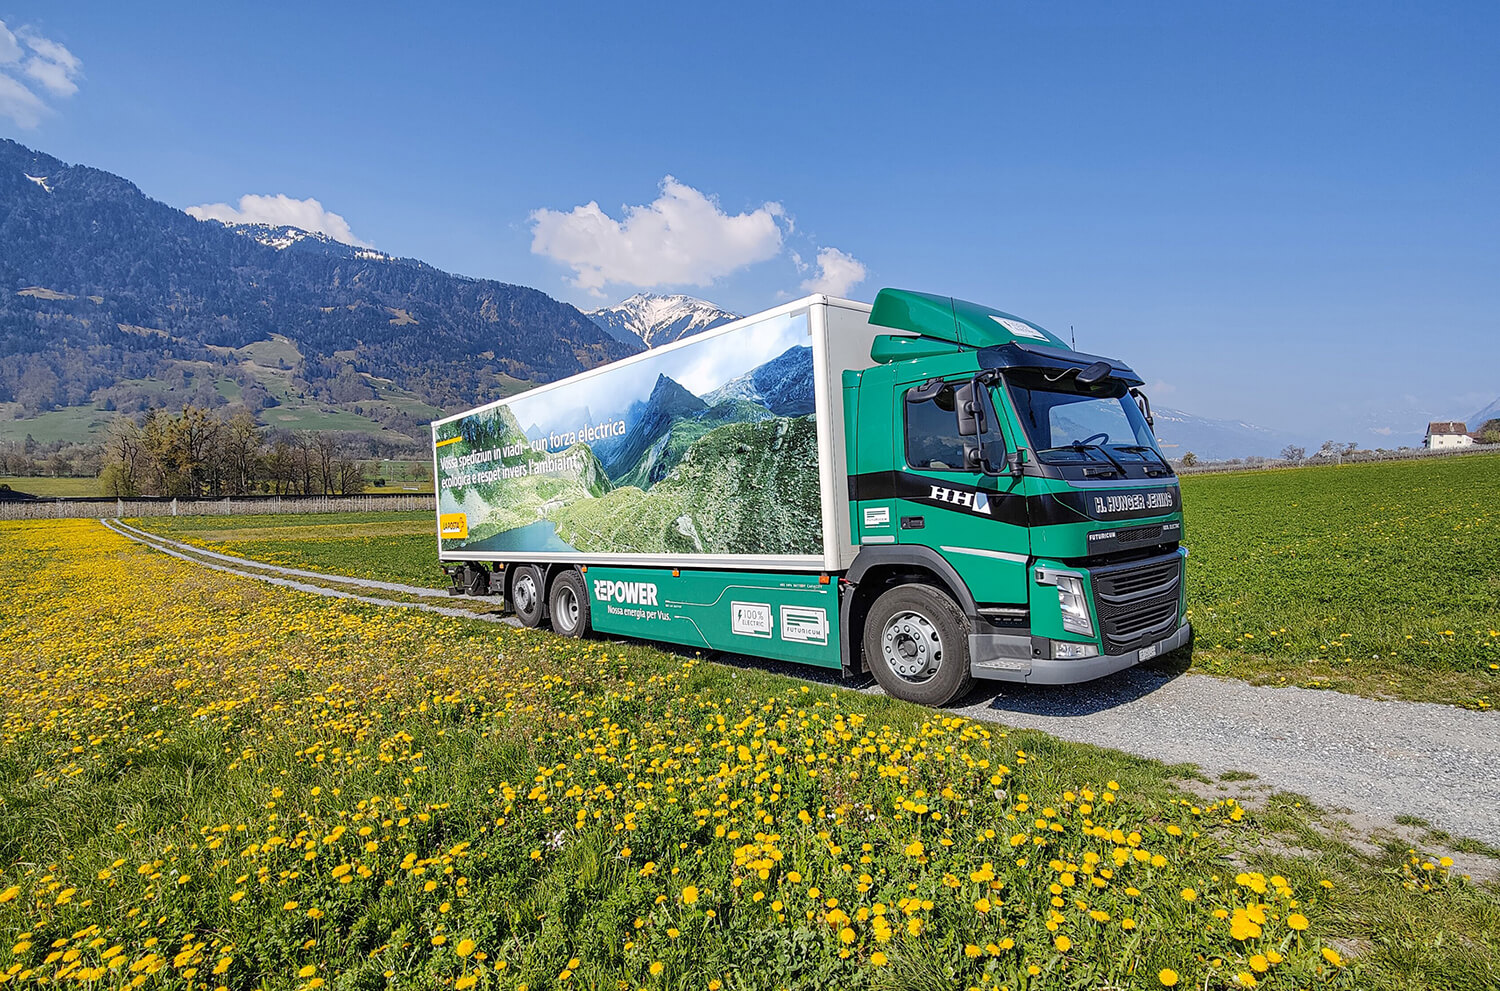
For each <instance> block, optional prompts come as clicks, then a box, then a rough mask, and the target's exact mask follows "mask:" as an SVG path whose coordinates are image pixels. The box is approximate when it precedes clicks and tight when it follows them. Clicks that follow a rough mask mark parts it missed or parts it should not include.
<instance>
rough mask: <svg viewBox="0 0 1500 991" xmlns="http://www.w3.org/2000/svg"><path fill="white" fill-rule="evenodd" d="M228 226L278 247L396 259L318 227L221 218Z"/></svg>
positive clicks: (280, 249) (383, 259)
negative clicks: (338, 237) (332, 235)
mask: <svg viewBox="0 0 1500 991" xmlns="http://www.w3.org/2000/svg"><path fill="white" fill-rule="evenodd" d="M220 223H222V224H223V225H224V226H225V227H227V228H229V229H230V230H232V231H234V232H235V233H236V234H239V235H241V236H243V237H248V238H249V239H250V240H252V241H256V242H259V243H260V244H264V245H265V246H266V247H268V248H275V249H276V250H277V251H285V250H286V249H287V248H290V247H292V246H294V245H295V246H297V247H298V248H301V249H303V250H307V249H311V250H314V251H322V252H325V253H328V254H335V255H347V256H348V257H350V258H361V259H365V260H368V261H393V260H394V258H393V256H391V255H388V254H385V253H384V252H381V251H376V250H374V249H373V248H361V247H357V246H355V245H351V244H345V243H344V242H342V241H336V240H334V239H333V238H331V237H329V236H328V235H327V234H320V233H318V232H317V231H307V230H303V229H302V228H300V227H289V226H287V225H285V224H236V223H233V222H230V221H220Z"/></svg>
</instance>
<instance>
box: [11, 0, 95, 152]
mask: <svg viewBox="0 0 1500 991" xmlns="http://www.w3.org/2000/svg"><path fill="white" fill-rule="evenodd" d="M28 53H29V54H28ZM82 78H83V62H81V61H80V60H79V58H78V56H76V55H74V54H73V53H72V52H70V51H68V49H67V47H66V46H64V45H62V44H60V43H58V42H56V41H53V40H52V39H50V38H46V37H43V36H42V35H41V34H38V33H37V31H36V30H35V29H34V28H31V27H22V28H20V29H19V30H17V31H16V32H14V33H12V32H11V30H10V29H9V28H7V27H6V26H5V22H4V21H0V117H8V118H9V119H10V120H11V121H12V122H13V123H15V125H16V126H17V127H21V128H26V129H30V128H33V127H36V126H37V125H38V124H40V123H41V122H42V118H44V117H46V116H47V115H48V114H49V113H51V112H52V108H51V106H49V105H48V103H47V101H46V99H44V96H47V97H58V98H63V97H69V96H72V95H73V94H74V93H77V92H78V80H79V79H82Z"/></svg>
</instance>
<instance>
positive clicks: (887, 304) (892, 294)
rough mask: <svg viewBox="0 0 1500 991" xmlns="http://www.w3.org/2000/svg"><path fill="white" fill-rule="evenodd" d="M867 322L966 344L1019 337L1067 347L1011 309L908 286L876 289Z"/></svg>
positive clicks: (987, 343) (975, 345)
mask: <svg viewBox="0 0 1500 991" xmlns="http://www.w3.org/2000/svg"><path fill="white" fill-rule="evenodd" d="M870 323H872V324H875V325H876V326H878V327H890V328H891V329H892V330H904V331H907V332H909V333H913V334H921V335H922V336H923V337H933V338H936V339H938V340H940V341H951V342H952V343H954V344H960V345H963V346H964V347H970V348H988V347H994V346H996V345H999V344H1009V343H1010V342H1012V341H1022V342H1025V343H1028V344H1041V345H1044V346H1047V347H1054V348H1061V349H1062V350H1064V351H1067V350H1069V348H1068V345H1067V342H1065V341H1064V340H1063V339H1062V338H1060V337H1058V336H1057V335H1056V334H1053V333H1052V332H1050V331H1048V330H1045V329H1043V328H1041V327H1039V326H1037V325H1036V324H1034V323H1032V322H1031V321H1030V320H1026V319H1024V318H1022V317H1018V316H1016V315H1015V314H1013V313H1006V312H1005V311H1004V310H996V309H994V308H992V307H989V306H981V305H980V304H978V303H970V302H969V301H968V300H963V299H954V298H953V297H952V296H934V295H932V294H931V293H925V292H912V291H911V290H909V289H882V290H880V293H879V294H878V295H877V296H876V297H875V306H874V308H873V309H872V310H871V311H870Z"/></svg>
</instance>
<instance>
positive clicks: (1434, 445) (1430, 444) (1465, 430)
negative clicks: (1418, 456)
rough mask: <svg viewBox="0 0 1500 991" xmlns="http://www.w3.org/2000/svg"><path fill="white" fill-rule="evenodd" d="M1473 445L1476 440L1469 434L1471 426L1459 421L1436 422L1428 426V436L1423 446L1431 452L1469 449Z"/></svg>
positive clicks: (1424, 439) (1423, 440)
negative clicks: (1451, 448)
mask: <svg viewBox="0 0 1500 991" xmlns="http://www.w3.org/2000/svg"><path fill="white" fill-rule="evenodd" d="M1472 443H1474V438H1473V437H1472V436H1470V434H1469V425H1468V424H1466V423H1460V422H1458V421H1457V420H1448V421H1444V420H1434V421H1433V422H1431V423H1429V424H1427V436H1426V437H1424V438H1423V439H1422V446H1423V447H1425V448H1427V449H1428V450H1429V451H1437V450H1441V449H1443V448H1447V447H1468V446H1469V445H1470V444H1472Z"/></svg>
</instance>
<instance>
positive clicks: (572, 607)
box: [552, 585, 578, 633]
mask: <svg viewBox="0 0 1500 991" xmlns="http://www.w3.org/2000/svg"><path fill="white" fill-rule="evenodd" d="M558 620H561V621H562V628H563V630H565V631H567V632H569V633H571V632H572V631H574V630H576V629H578V593H576V592H574V591H573V587H572V586H571V585H563V586H562V587H561V588H559V589H558V590H557V601H556V602H554V603H553V609H552V621H553V623H556V622H557V621H558Z"/></svg>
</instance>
